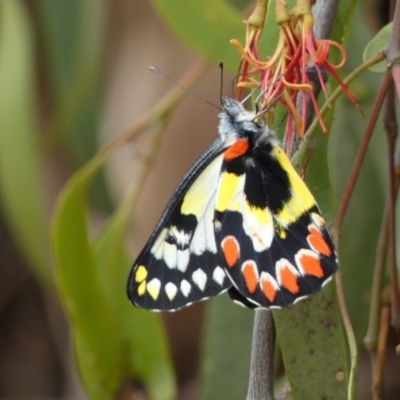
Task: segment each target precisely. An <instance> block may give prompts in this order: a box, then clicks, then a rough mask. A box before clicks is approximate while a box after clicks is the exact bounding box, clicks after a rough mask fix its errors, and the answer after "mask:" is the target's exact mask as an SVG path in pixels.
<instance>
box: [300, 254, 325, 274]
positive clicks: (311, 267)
mask: <svg viewBox="0 0 400 400" xmlns="http://www.w3.org/2000/svg"><path fill="white" fill-rule="evenodd" d="M300 263H301V266H302V267H303V270H304V272H305V273H306V274H307V275H313V276H316V277H317V278H322V277H323V276H324V271H323V269H322V267H321V263H320V261H319V259H318V257H316V256H313V255H311V254H302V255H301V256H300Z"/></svg>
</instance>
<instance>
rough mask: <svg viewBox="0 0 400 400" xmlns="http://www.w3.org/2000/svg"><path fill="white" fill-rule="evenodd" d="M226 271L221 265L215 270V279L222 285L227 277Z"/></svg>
mask: <svg viewBox="0 0 400 400" xmlns="http://www.w3.org/2000/svg"><path fill="white" fill-rule="evenodd" d="M225 276H226V275H225V271H224V270H223V269H222V268H221V267H216V268H215V269H214V272H213V279H214V281H215V282H217V283H218V284H219V285H221V286H222V284H223V283H224V279H225Z"/></svg>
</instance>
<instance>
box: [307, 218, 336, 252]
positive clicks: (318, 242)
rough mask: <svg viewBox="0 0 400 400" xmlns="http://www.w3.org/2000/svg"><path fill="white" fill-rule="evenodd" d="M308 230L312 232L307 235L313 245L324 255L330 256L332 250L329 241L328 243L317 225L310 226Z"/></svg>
mask: <svg viewBox="0 0 400 400" xmlns="http://www.w3.org/2000/svg"><path fill="white" fill-rule="evenodd" d="M308 230H309V231H310V234H309V235H308V236H307V240H308V243H309V244H310V245H311V247H312V248H313V249H314V250H315V251H317V252H318V253H320V254H322V255H323V256H326V257H330V256H331V255H332V250H331V248H330V247H329V246H328V243H326V241H325V239H324V237H323V236H322V233H321V231H320V230H319V229H317V228H316V227H315V226H311V227H309V228H308Z"/></svg>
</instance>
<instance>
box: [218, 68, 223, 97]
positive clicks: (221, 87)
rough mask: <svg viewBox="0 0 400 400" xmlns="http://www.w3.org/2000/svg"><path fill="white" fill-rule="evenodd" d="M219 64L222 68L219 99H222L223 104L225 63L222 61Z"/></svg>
mask: <svg viewBox="0 0 400 400" xmlns="http://www.w3.org/2000/svg"><path fill="white" fill-rule="evenodd" d="M218 65H219V69H220V70H221V86H220V88H219V99H220V101H221V105H223V102H222V89H223V87H224V63H222V62H220V63H219V64H218Z"/></svg>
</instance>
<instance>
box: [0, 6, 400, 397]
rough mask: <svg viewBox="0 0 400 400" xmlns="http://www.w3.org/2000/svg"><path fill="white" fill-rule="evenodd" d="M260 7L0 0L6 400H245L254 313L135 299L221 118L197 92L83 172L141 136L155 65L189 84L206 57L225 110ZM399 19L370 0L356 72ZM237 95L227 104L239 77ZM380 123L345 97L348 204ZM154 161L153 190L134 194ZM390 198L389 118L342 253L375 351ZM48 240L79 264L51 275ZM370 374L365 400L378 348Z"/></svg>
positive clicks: (350, 28) (148, 185) (349, 291)
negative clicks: (168, 207) (172, 307)
mask: <svg viewBox="0 0 400 400" xmlns="http://www.w3.org/2000/svg"><path fill="white" fill-rule="evenodd" d="M252 6H253V3H252V2H249V1H244V0H242V1H238V0H237V1H231V2H228V1H222V0H220V1H212V0H208V1H202V2H200V1H194V2H180V1H177V0H176V1H161V0H154V1H152V2H144V1H134V0H69V1H64V2H63V1H53V0H30V1H29V0H26V1H22V0H0V202H1V203H0V204H1V213H0V276H1V279H0V285H1V286H0V398H2V399H3V398H4V399H6V398H7V399H10V398H24V399H41V398H60V399H61V398H63V399H64V398H71V399H80V398H87V397H88V396H89V397H91V398H113V396H117V395H118V393H119V395H120V397H121V398H125V397H123V396H124V394H125V393H129V392H132V391H141V390H142V389H143V387H145V390H146V391H147V393H148V395H149V398H155V399H169V398H174V397H175V394H176V396H177V397H178V398H179V399H182V400H184V399H193V398H196V394H197V393H201V396H202V398H204V399H212V398H218V399H224V398H226V399H230V398H244V397H245V394H246V389H247V380H248V365H249V357H250V341H251V333H252V322H253V313H252V312H249V311H247V310H242V309H240V308H238V307H236V306H234V305H233V304H232V303H231V302H230V301H229V300H228V299H227V298H225V297H224V296H223V297H221V298H218V299H215V300H212V301H210V302H208V303H207V305H205V304H198V305H195V306H193V307H190V308H188V309H185V310H182V311H180V312H177V313H175V314H168V315H163V316H160V315H155V314H150V313H145V312H140V311H138V310H136V309H134V308H133V307H131V306H130V305H129V304H128V301H127V300H126V299H125V286H124V285H125V283H124V281H125V279H126V277H127V274H128V271H129V268H130V264H131V260H133V259H134V257H135V255H136V254H137V253H138V251H140V249H141V247H142V246H143V245H144V243H145V241H146V239H147V238H148V236H149V235H150V233H151V231H152V229H153V228H154V226H155V224H156V222H157V220H158V218H159V216H160V214H161V212H162V210H163V208H164V206H165V204H166V203H167V201H168V199H169V197H170V195H171V193H172V191H173V189H174V188H175V186H176V185H177V184H178V183H179V181H180V179H181V178H182V176H183V175H184V173H185V172H186V171H187V169H188V168H189V167H190V165H191V164H192V163H193V162H194V160H195V159H196V158H197V157H198V156H199V155H200V154H201V153H202V151H204V150H205V149H206V148H207V147H208V145H209V144H210V143H211V142H212V141H213V140H214V139H215V138H216V124H217V115H216V114H217V113H216V112H215V109H213V108H211V107H209V106H208V105H207V104H205V103H203V102H201V101H198V100H197V99H195V98H192V97H190V96H189V97H185V98H184V101H183V102H181V103H179V105H177V106H176V107H174V109H173V112H171V113H170V112H169V113H168V115H166V116H164V117H162V118H155V119H154V120H150V123H149V125H148V126H147V129H146V132H144V134H142V135H141V136H140V137H138V138H137V139H135V140H132V141H130V142H128V143H126V144H125V145H124V146H122V148H120V149H118V151H115V152H114V153H113V154H112V156H111V157H110V158H109V159H107V160H105V158H104V159H103V160H101V161H100V162H99V165H98V168H97V167H93V168H92V167H91V164H87V163H88V162H89V160H91V159H92V157H93V156H94V155H95V154H96V153H97V152H98V151H99V149H101V148H103V147H104V145H105V143H108V142H110V141H111V140H113V138H115V137H117V136H118V135H121V134H123V133H124V132H127V131H128V132H129V131H130V130H132V131H133V130H134V128H135V127H136V125H135V124H137V122H138V121H139V120H140V118H141V117H142V116H143V115H145V114H146V113H147V112H148V111H149V110H151V109H152V107H153V106H154V105H155V104H156V103H157V101H158V100H159V99H160V98H161V97H162V96H163V95H164V94H165V93H167V92H168V91H169V90H170V89H171V84H170V83H169V82H167V81H166V80H164V79H160V77H159V76H156V75H154V74H151V73H149V72H148V66H149V65H152V64H154V65H156V66H157V67H158V68H160V69H161V70H162V71H164V72H165V73H167V74H168V75H171V76H172V77H173V78H174V79H177V80H180V79H181V77H182V76H183V75H184V74H185V73H186V72H187V71H188V70H190V69H191V67H192V66H193V65H195V64H196V63H198V62H199V60H200V59H202V58H204V59H206V60H207V61H208V62H209V67H207V68H203V69H202V73H201V74H199V78H198V79H197V80H196V83H195V84H194V86H193V90H194V91H195V92H196V93H199V94H200V95H201V96H202V97H204V98H206V99H208V100H210V101H212V102H214V103H215V104H219V82H220V74H219V70H218V68H217V63H218V62H219V61H223V62H224V64H225V66H226V70H227V71H229V72H230V73H234V72H235V70H236V68H237V65H238V62H239V54H238V53H237V52H236V50H235V49H234V47H233V46H232V45H230V44H229V39H231V38H236V39H238V40H239V41H240V42H241V43H244V35H245V28H244V25H243V24H242V22H241V21H242V19H244V17H245V16H248V14H249V12H250V11H251V10H252ZM387 15H388V10H387V4H386V2H384V1H375V2H374V1H370V2H363V4H362V7H361V8H359V9H356V10H355V12H354V14H353V13H350V14H349V15H347V16H346V18H348V20H349V21H350V22H349V23H347V22H346V24H345V29H344V35H345V42H344V43H345V46H346V47H347V51H348V62H347V64H346V66H345V68H344V70H343V71H342V77H344V76H345V75H346V73H348V72H350V71H351V70H352V69H354V68H355V67H356V66H358V65H359V64H360V63H362V53H363V50H364V48H365V46H366V44H367V43H368V42H369V40H371V38H372V37H373V36H374V35H375V34H376V32H377V31H378V30H379V29H380V28H381V27H382V26H383V25H384V24H385V21H387ZM341 34H342V33H341ZM264 40H266V41H268V38H267V39H264ZM380 79H381V75H379V74H373V73H371V72H367V73H365V74H363V75H362V76H361V77H359V78H358V79H357V80H356V81H355V82H354V83H353V84H352V85H351V89H352V91H353V92H354V93H355V94H356V95H357V97H358V102H359V104H360V106H361V107H362V109H363V110H364V112H365V114H366V115H367V116H368V115H369V112H370V109H371V106H372V104H373V101H374V99H375V96H376V91H377V87H378V84H379V82H380ZM224 86H225V92H226V93H227V94H228V95H229V94H230V93H231V88H230V83H229V80H228V79H226V80H225V85H224ZM366 121H367V120H366V119H364V118H362V117H361V116H360V115H359V113H358V112H357V111H356V109H355V108H354V107H353V106H352V105H351V103H350V102H349V101H348V100H347V99H346V98H344V97H342V98H341V99H340V100H339V102H338V104H337V106H336V108H335V112H334V116H333V122H332V126H331V129H330V133H329V146H328V160H329V167H330V168H329V176H330V179H331V184H332V190H333V193H334V195H335V199H334V201H333V203H335V204H336V203H337V202H338V201H339V199H340V196H341V194H342V192H343V190H344V186H345V184H346V180H347V177H348V175H349V171H350V168H351V166H352V163H353V160H354V156H355V154H356V151H357V149H358V145H359V143H360V140H361V137H362V134H363V132H364V129H365V126H366ZM155 149H156V151H155ZM316 151H318V149H317V150H316ZM105 161H106V162H105ZM149 162H150V163H151V168H149V171H148V173H147V174H146V179H145V180H144V183H140V184H139V185H138V186H136V187H134V188H133V189H132V184H133V185H135V183H137V182H141V181H140V179H142V177H143V173H144V172H143V171H144V169H146V166H147V164H148V163H149ZM88 166H89V167H88ZM91 168H92V169H91ZM97 169H98V170H99V171H98V173H97V174H96V175H95V172H97ZM76 171H79V172H78V173H76ZM74 173H75V175H74V178H73V181H69V186H68V187H67V189H64V192H63V196H64V197H62V198H61V200H59V202H58V206H57V207H58V208H57V210H58V214H57V215H58V216H57V217H56V219H55V220H53V228H52V229H53V231H52V234H53V238H52V241H53V245H52V244H51V239H50V231H51V218H52V215H54V210H55V207H56V201H57V197H58V195H59V194H60V191H61V189H62V188H63V187H64V185H65V184H66V182H67V181H68V180H69V178H70V177H71V176H72V175H73V174H74ZM92 178H93V179H92ZM89 183H90V189H89V191H88V197H86V187H87V186H88V185H89ZM310 189H311V191H313V189H315V188H313V187H310ZM386 192H387V155H386V143H385V135H384V132H383V130H382V124H381V122H380V123H379V124H378V126H377V129H376V133H375V134H374V137H373V140H372V143H371V146H370V149H369V151H368V154H367V159H366V162H365V165H364V166H363V170H362V173H361V176H360V179H359V182H358V183H357V187H356V192H355V194H354V196H353V199H352V201H351V204H350V208H349V211H348V213H347V215H346V219H345V226H344V231H343V236H342V238H341V248H340V250H341V254H340V256H341V260H342V265H341V266H342V271H343V279H344V282H345V289H346V299H347V302H348V307H349V311H350V314H351V318H352V322H353V325H354V328H355V332H356V336H357V340H358V343H359V344H360V349H361V353H363V351H362V344H361V343H362V338H363V336H364V335H365V331H366V324H367V318H368V312H369V298H370V297H369V296H370V288H371V280H372V269H373V263H374V257H375V249H376V241H377V237H378V234H379V227H380V223H381V219H382V213H383V208H384V203H385V199H386ZM127 193H128V195H126V194H127ZM67 194H68V196H69V197H68V196H67ZM319 195H321V194H318V193H316V197H317V198H318V196H319ZM127 196H128V197H129V196H131V197H130V198H129V199H128V200H127ZM133 204H134V206H135V207H134V208H133V209H132V205H133ZM61 206H63V207H64V208H63V209H62V210H63V211H60V209H61ZM86 207H87V209H86ZM322 208H324V207H322ZM116 210H118V211H117V212H116V213H114V211H116ZM86 211H88V214H86ZM328 211H331V210H328ZM87 216H88V220H89V226H90V232H89V234H87V232H86V225H85V224H84V221H85V220H86V217H87ZM110 216H112V218H110ZM128 222H129V224H127V223H128ZM57 227H58V228H60V227H62V229H61V230H57ZM52 246H53V250H57V249H58V250H60V253H62V254H68V256H67V257H66V258H64V259H63V260H61V261H60V260H57V261H58V264H60V265H61V264H62V265H63V267H62V268H59V266H58V267H55V265H54V260H53V257H52V250H51V247H52ZM76 249H79V251H77V250H76ZM63 252H64V253H63ZM63 263H65V265H64V264H63ZM58 264H57V265H58ZM64 267H65V268H64ZM57 268H59V269H57ZM99 271H100V272H99ZM55 272H56V273H55ZM56 280H57V282H58V286H57V287H58V289H56V284H55V282H56ZM71 293H72V294H74V293H77V294H78V296H77V298H75V297H74V296H72V295H71ZM60 294H61V295H62V296H63V297H62V298H63V302H64V304H63V306H61V302H60ZM66 315H68V316H69V317H70V320H71V321H72V322H73V323H74V326H75V330H74V333H72V335H71V334H70V329H69V322H68V320H67V317H66ZM221 315H223V316H224V317H223V318H221ZM293 334H295V332H293ZM114 339H115V340H114ZM74 352H76V353H77V354H78V360H79V366H80V367H79V369H80V370H81V375H82V379H83V382H84V383H85V385H86V394H85V390H84V389H83V386H82V383H81V380H80V378H79V377H78V368H77V366H76V365H77V364H76V361H75V358H74V354H73V353H74ZM392 353H393V352H392ZM392 353H391V354H392ZM393 354H394V353H393ZM104 360H107V362H106V363H104ZM121 360H123V361H121ZM121 363H122V364H121ZM387 363H388V366H389V368H388V369H387V370H388V371H389V372H388V374H387V375H386V378H387V383H388V390H387V393H386V394H387V396H388V397H387V399H397V398H398V396H397V397H396V393H398V392H399V390H400V389H399V380H398V379H397V380H396V373H395V371H396V365H397V368H398V363H399V362H398V361H397V360H396V359H395V358H394V357H391V356H388V359H387ZM396 363H397V364H396ZM278 369H279V368H278ZM200 371H201V373H200ZM390 371H392V373H393V374H394V379H392V378H391V376H390ZM393 371H394V372H393ZM360 373H361V375H360V376H361V377H360V388H359V393H360V397H359V398H360V399H363V400H364V399H370V398H372V397H371V395H370V393H369V391H370V377H369V374H370V372H369V360H368V358H367V357H366V356H365V355H364V354H361V369H360ZM99 377H101V379H100V378H99ZM199 377H200V378H199ZM94 382H96V384H94ZM122 383H123V384H122ZM88 386H89V387H90V389H88ZM392 393H394V394H393V396H394V397H393V396H392V397H390V396H391V394H392Z"/></svg>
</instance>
